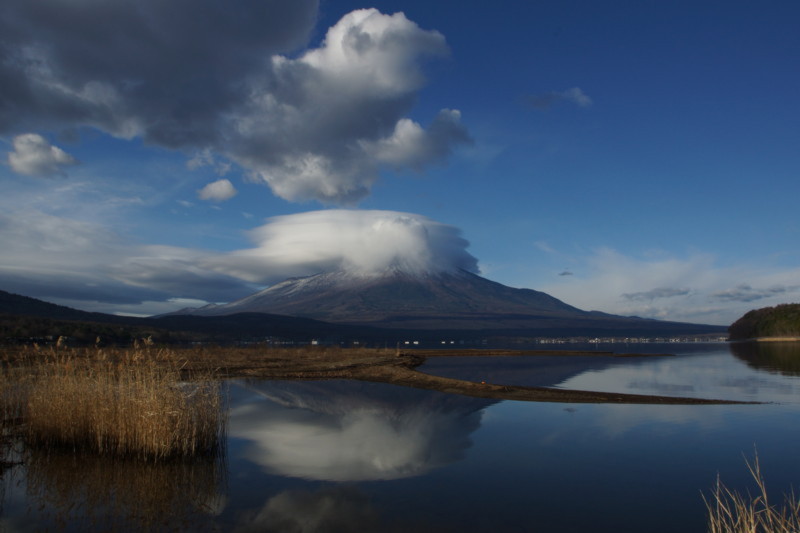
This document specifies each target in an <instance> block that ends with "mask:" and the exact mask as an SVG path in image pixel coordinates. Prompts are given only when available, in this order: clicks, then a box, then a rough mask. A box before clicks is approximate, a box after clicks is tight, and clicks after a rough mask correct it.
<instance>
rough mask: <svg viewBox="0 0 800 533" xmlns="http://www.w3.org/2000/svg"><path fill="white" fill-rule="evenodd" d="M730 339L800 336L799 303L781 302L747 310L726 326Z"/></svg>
mask: <svg viewBox="0 0 800 533" xmlns="http://www.w3.org/2000/svg"><path fill="white" fill-rule="evenodd" d="M728 336H729V337H730V339H731V340H744V339H755V338H758V337H800V304H781V305H777V306H775V307H764V308H761V309H754V310H753V311H749V312H748V313H746V314H745V315H744V316H743V317H742V318H740V319H739V320H737V321H736V322H734V323H733V324H731V326H730V327H729V328H728Z"/></svg>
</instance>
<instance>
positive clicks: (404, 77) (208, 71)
mask: <svg viewBox="0 0 800 533" xmlns="http://www.w3.org/2000/svg"><path fill="white" fill-rule="evenodd" d="M317 9H318V2H317V1H313V0H296V1H292V2H284V1H279V0H271V1H270V0H243V1H241V2H237V6H236V9H231V7H230V6H229V5H228V3H226V2H224V1H222V0H194V1H192V2H189V1H188V0H175V1H171V2H168V3H165V2H163V1H161V0H136V1H134V0H118V1H115V2H105V3H97V2H63V1H60V0H41V1H39V2H36V3H35V4H34V3H31V2H29V1H28V0H8V1H7V2H4V3H3V5H2V7H0V35H3V39H2V41H0V58H2V60H0V102H5V103H8V104H6V105H0V134H18V133H27V132H31V131H40V130H51V131H59V130H62V131H63V130H70V129H73V128H76V127H91V128H96V129H98V130H101V131H103V132H106V133H108V134H110V135H113V136H115V137H119V138H124V139H132V138H134V137H140V138H142V139H143V140H144V141H145V142H146V143H148V144H154V145H158V146H163V147H167V148H171V149H180V150H184V151H186V152H187V153H195V154H200V156H199V157H198V156H197V155H195V156H194V157H193V158H192V161H193V162H194V163H193V164H197V163H198V162H202V161H210V160H212V159H213V155H216V156H217V157H218V158H222V159H223V160H226V161H229V162H234V163H237V164H238V165H240V166H241V167H243V168H244V169H246V170H247V171H248V173H249V176H250V178H251V179H253V180H255V181H259V182H263V183H265V184H267V185H269V187H270V188H271V189H272V191H273V192H274V193H275V194H276V195H278V196H280V197H281V198H284V199H287V200H291V201H304V200H318V201H320V202H323V203H330V204H353V203H355V202H357V201H358V200H360V199H362V198H364V197H365V196H366V195H368V194H369V192H370V188H371V187H372V185H373V183H374V182H375V181H376V180H377V178H378V172H379V170H380V169H381V168H391V169H395V170H401V171H402V170H421V169H423V168H425V167H426V166H428V165H430V164H433V163H436V162H438V161H441V160H442V159H443V158H446V157H447V156H448V155H449V154H450V152H451V151H452V150H453V149H454V148H455V147H457V146H458V145H460V144H463V143H466V142H469V135H468V133H467V130H466V128H465V127H464V126H463V125H462V124H461V121H460V113H459V112H458V111H456V110H451V109H443V110H442V111H440V112H439V113H438V114H437V115H436V116H434V117H433V118H432V119H431V121H430V123H429V124H428V126H427V127H424V126H422V125H420V124H419V123H417V122H414V121H412V120H411V119H409V118H407V117H406V116H405V115H406V114H407V113H408V112H409V111H410V109H411V107H412V106H413V104H414V102H415V99H416V94H417V92H418V91H419V89H420V88H421V87H422V86H423V84H424V81H425V80H424V76H423V74H422V70H421V66H422V62H423V61H424V60H425V59H426V58H431V57H434V58H435V57H442V56H446V55H447V54H448V47H447V45H446V43H445V39H444V37H443V36H442V35H441V34H440V33H438V32H436V31H431V30H424V29H422V28H420V27H419V26H418V25H417V24H415V23H414V22H412V21H410V20H409V19H407V18H406V17H405V16H404V15H403V14H402V13H395V14H393V15H385V14H382V13H380V12H378V11H377V10H375V9H363V10H357V11H353V12H352V13H349V14H347V15H345V16H344V17H343V18H342V19H341V20H340V21H339V22H338V23H336V24H335V25H334V26H333V27H331V28H330V29H329V30H328V32H327V34H326V36H325V38H324V40H323V42H322V43H321V45H320V46H319V47H317V48H312V49H308V50H305V51H303V47H304V45H305V44H306V42H307V40H308V37H309V34H310V32H311V30H312V29H313V27H314V24H315V22H316V17H317ZM98 20H102V21H103V23H102V24H98V23H97V21H98ZM212 154H213V155H212ZM218 163H219V164H221V165H223V166H224V165H225V164H226V163H225V162H224V161H223V162H221V163H220V162H219V161H218ZM62 164H63V162H62ZM228 164H229V163H228ZM20 168H26V167H20ZM27 168H31V167H30V166H29V167H27ZM39 168H40V169H44V168H46V167H39ZM52 169H53V167H52V165H51V167H50V170H52Z"/></svg>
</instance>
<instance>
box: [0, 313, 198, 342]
mask: <svg viewBox="0 0 800 533" xmlns="http://www.w3.org/2000/svg"><path fill="white" fill-rule="evenodd" d="M58 337H66V338H67V339H68V340H69V341H70V342H71V343H75V344H94V343H95V342H96V341H97V339H98V338H99V339H100V342H101V344H130V343H131V342H132V341H133V340H134V339H140V338H147V337H152V338H153V339H157V340H158V341H161V342H170V341H173V342H174V341H181V340H188V339H187V337H189V336H188V335H181V334H179V333H176V332H170V331H166V330H163V329H158V328H148V327H141V326H134V325H126V324H103V323H97V322H85V321H72V320H57V319H50V318H44V317H37V316H20V315H2V314H0V343H5V344H29V343H31V342H40V343H47V342H49V341H52V340H54V339H58Z"/></svg>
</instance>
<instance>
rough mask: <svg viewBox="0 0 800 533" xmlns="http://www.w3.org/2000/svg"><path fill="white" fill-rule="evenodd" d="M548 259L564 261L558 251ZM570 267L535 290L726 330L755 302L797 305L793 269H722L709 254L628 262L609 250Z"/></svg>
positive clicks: (797, 273)
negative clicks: (726, 327)
mask: <svg viewBox="0 0 800 533" xmlns="http://www.w3.org/2000/svg"><path fill="white" fill-rule="evenodd" d="M549 253H551V254H552V255H554V256H555V257H556V258H557V260H558V261H563V260H564V255H563V254H561V253H559V252H557V251H556V250H551V252H549ZM572 262H573V263H574V265H573V267H572V268H571V269H570V271H572V272H574V275H571V276H566V277H564V276H558V277H557V278H558V279H557V280H556V281H551V282H548V283H544V284H537V285H538V286H536V288H537V289H539V290H543V291H545V292H547V293H548V294H551V295H553V296H555V297H556V298H559V299H562V300H564V301H565V302H568V303H570V304H571V305H575V306H576V307H579V308H581V309H587V310H592V309H596V310H600V311H604V312H608V313H614V314H620V315H635V316H642V317H647V318H657V319H663V320H677V321H687V322H697V323H709V324H722V325H725V324H730V323H732V322H733V321H734V320H736V319H737V318H739V317H740V316H742V315H743V314H744V313H745V312H747V311H749V310H750V309H752V308H753V307H754V305H753V302H758V305H757V306H755V307H766V306H772V305H777V304H779V303H786V302H789V301H797V300H798V299H800V285H798V284H797V282H796V281H797V280H798V279H800V270H798V269H797V268H779V267H772V268H765V267H761V268H759V267H754V266H744V265H743V266H738V267H726V266H721V265H719V264H717V260H716V258H715V257H713V256H711V255H709V254H694V255H690V256H688V257H675V256H672V255H666V254H660V253H657V254H653V255H652V256H647V257H643V258H642V257H631V256H627V255H624V254H622V253H620V252H618V251H616V250H613V249H610V248H599V249H597V250H594V251H593V252H592V253H590V254H589V255H588V256H585V257H580V258H573V261H572ZM743 280H748V283H744V282H743Z"/></svg>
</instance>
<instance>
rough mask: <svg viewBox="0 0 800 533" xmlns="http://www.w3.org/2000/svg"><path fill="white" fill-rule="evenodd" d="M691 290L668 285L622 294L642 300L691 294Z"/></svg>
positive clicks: (635, 299) (630, 298) (629, 298)
mask: <svg viewBox="0 0 800 533" xmlns="http://www.w3.org/2000/svg"><path fill="white" fill-rule="evenodd" d="M691 292H692V291H691V290H690V289H670V288H667V287H659V288H657V289H651V290H649V291H644V292H632V293H625V294H623V295H622V297H623V298H624V299H626V300H632V301H638V302H641V301H646V300H657V299H659V298H674V297H676V296H686V295H687V294H691Z"/></svg>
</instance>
